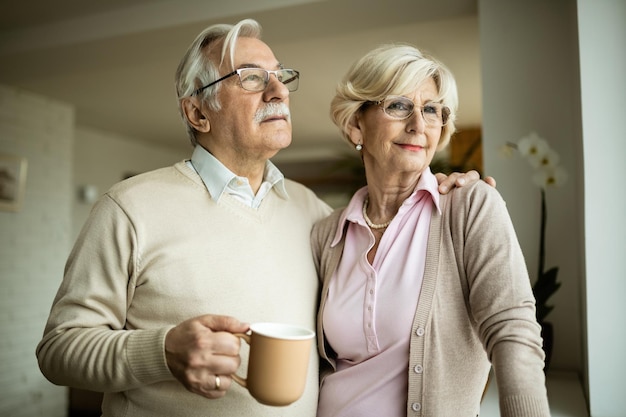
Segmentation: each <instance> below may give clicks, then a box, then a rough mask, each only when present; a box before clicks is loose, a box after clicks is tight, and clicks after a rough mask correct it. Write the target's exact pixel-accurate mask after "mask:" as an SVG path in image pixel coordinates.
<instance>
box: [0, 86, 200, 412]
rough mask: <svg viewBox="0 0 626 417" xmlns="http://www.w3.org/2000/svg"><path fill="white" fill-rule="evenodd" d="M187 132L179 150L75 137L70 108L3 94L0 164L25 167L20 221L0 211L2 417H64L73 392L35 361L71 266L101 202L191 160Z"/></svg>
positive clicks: (106, 137) (99, 135)
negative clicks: (91, 195) (126, 185)
mask: <svg viewBox="0 0 626 417" xmlns="http://www.w3.org/2000/svg"><path fill="white" fill-rule="evenodd" d="M187 143H188V141H187V139H186V136H185V132H184V129H183V128H182V127H181V146H180V148H177V149H170V148H166V147H159V146H153V145H149V144H145V143H141V142H137V141H135V140H133V139H132V138H123V137H119V136H116V135H113V134H111V133H108V132H99V131H94V130H91V129H86V128H76V126H75V120H74V110H73V108H72V107H71V106H69V105H66V104H64V103H59V102H56V101H53V100H49V99H47V98H45V97H40V96H37V95H34V94H31V93H28V92H25V91H21V90H17V89H14V88H12V87H7V86H3V85H0V154H8V155H14V156H20V157H25V158H26V159H27V162H28V168H27V181H26V193H25V198H24V202H23V204H22V208H21V210H20V211H18V212H9V211H1V210H0V417H37V416H46V417H56V416H59V417H60V416H66V415H67V410H68V390H67V388H65V387H57V386H54V385H53V384H51V383H50V382H48V381H47V380H46V379H45V378H44V377H43V375H41V373H40V371H39V368H38V366H37V361H36V358H35V347H36V345H37V343H38V342H39V340H40V338H41V335H42V332H43V327H44V325H45V322H46V319H47V317H48V312H49V309H50V305H51V304H52V300H53V298H54V295H55V294H56V291H57V288H58V286H59V283H60V282H61V279H62V276H63V267H64V265H65V260H66V258H67V255H68V254H69V251H70V249H71V246H72V244H73V241H74V238H75V236H76V234H77V233H78V229H80V227H81V226H82V223H84V221H85V219H86V218H87V216H88V214H89V210H90V209H91V204H87V203H84V202H82V201H80V200H79V199H78V196H77V194H78V193H77V191H78V189H79V188H80V187H81V186H83V185H95V186H96V187H97V188H98V191H99V193H102V192H104V191H106V190H107V189H108V187H110V186H111V185H112V184H113V183H115V182H117V181H119V180H121V179H122V177H123V176H124V175H125V174H126V173H129V172H135V173H137V172H144V171H147V170H150V169H154V168H158V167H161V166H166V165H171V164H173V163H175V162H177V161H179V160H181V159H183V158H186V157H189V156H190V155H191V148H190V147H189V146H187Z"/></svg>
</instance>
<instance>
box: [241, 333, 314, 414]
mask: <svg viewBox="0 0 626 417" xmlns="http://www.w3.org/2000/svg"><path fill="white" fill-rule="evenodd" d="M236 336H239V337H241V338H242V339H243V340H245V341H246V343H248V344H249V345H250V353H249V360H248V375H247V378H243V377H241V376H239V375H236V374H235V375H232V378H233V380H234V381H235V382H237V383H238V384H239V385H241V386H242V387H244V388H247V389H248V391H249V392H250V395H252V396H253V397H254V398H255V399H256V400H257V401H258V402H260V403H261V404H265V405H273V406H284V405H289V404H291V403H293V402H294V401H296V400H297V399H298V398H300V396H301V395H302V393H303V392H304V386H305V384H306V374H307V370H308V367H309V358H310V353H311V345H312V344H313V338H314V337H315V332H313V331H311V330H308V329H306V328H304V327H299V326H294V325H290V324H282V323H255V324H252V325H251V326H250V332H249V334H242V333H238V334H236Z"/></svg>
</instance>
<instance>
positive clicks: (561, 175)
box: [533, 166, 567, 189]
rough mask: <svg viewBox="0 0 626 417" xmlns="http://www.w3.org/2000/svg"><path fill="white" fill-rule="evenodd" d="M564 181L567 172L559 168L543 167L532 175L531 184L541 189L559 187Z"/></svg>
mask: <svg viewBox="0 0 626 417" xmlns="http://www.w3.org/2000/svg"><path fill="white" fill-rule="evenodd" d="M566 181H567V172H566V171H565V170H564V169H563V168H561V167H560V166H545V167H542V168H540V169H538V170H537V171H536V172H535V174H534V175H533V182H534V183H535V184H536V185H537V186H539V187H541V188H543V189H546V188H548V187H560V186H561V185H563V184H565V182H566Z"/></svg>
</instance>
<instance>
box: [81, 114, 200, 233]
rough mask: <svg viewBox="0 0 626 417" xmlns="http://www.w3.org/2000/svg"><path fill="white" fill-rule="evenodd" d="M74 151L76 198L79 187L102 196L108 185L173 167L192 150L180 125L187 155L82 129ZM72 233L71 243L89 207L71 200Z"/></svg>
mask: <svg viewBox="0 0 626 417" xmlns="http://www.w3.org/2000/svg"><path fill="white" fill-rule="evenodd" d="M75 136H76V141H75V142H76V145H75V148H74V164H73V166H74V190H75V196H77V195H78V191H79V189H80V188H81V187H82V186H85V185H92V186H95V187H96V188H97V189H98V193H99V194H103V193H105V192H106V191H107V190H108V189H109V187H111V185H113V184H115V183H116V182H118V181H121V180H122V179H123V178H124V176H125V175H126V174H127V173H135V174H138V173H141V172H146V171H150V170H152V169H156V168H160V167H164V166H169V165H173V164H174V163H176V162H178V161H182V160H183V159H188V158H190V157H191V153H192V151H193V148H192V146H191V143H190V142H189V140H188V139H187V136H186V132H185V129H184V127H183V126H182V124H181V128H180V140H181V143H185V144H187V143H189V147H188V150H187V152H185V151H181V150H180V148H176V149H174V148H168V147H163V146H156V145H152V144H146V143H142V142H137V141H136V140H133V139H132V138H124V137H121V136H116V135H112V134H111V133H108V132H101V131H97V130H93V129H88V128H84V127H78V128H77V129H76V133H75ZM183 149H184V147H183ZM73 201H74V205H73V210H74V211H73V233H72V239H74V238H75V237H76V236H77V235H78V232H79V231H80V228H81V227H82V225H83V223H84V222H85V220H86V219H87V216H88V215H89V211H90V209H91V207H92V204H90V203H85V202H83V201H81V200H80V199H79V198H74V200H73Z"/></svg>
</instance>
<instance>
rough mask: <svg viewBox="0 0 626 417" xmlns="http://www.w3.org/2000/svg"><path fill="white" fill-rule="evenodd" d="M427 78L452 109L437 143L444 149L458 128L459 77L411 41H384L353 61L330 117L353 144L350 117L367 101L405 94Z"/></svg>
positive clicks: (332, 104) (336, 97) (438, 98)
mask: <svg viewBox="0 0 626 417" xmlns="http://www.w3.org/2000/svg"><path fill="white" fill-rule="evenodd" d="M428 78H432V79H433V80H434V81H435V84H436V85H437V90H438V97H437V101H440V102H441V103H442V104H443V105H444V106H447V107H448V108H449V109H450V117H449V118H448V122H447V123H446V125H445V126H443V127H442V131H441V138H440V140H439V145H438V147H437V149H438V150H441V149H443V148H445V147H446V146H447V145H448V142H450V138H451V136H452V134H453V133H454V132H455V130H456V127H455V123H454V121H455V115H456V111H457V108H458V102H459V99H458V93H457V87H456V81H455V79H454V76H453V75H452V72H450V70H449V69H448V68H447V67H446V66H445V65H444V64H443V63H441V62H440V61H438V60H437V59H435V58H434V57H432V56H429V55H427V54H425V53H423V52H421V51H420V50H419V49H417V48H415V47H413V46H411V45H407V44H387V45H382V46H380V47H378V48H376V49H373V50H372V51H370V52H368V53H367V54H365V55H364V56H363V57H362V58H360V59H359V60H357V61H356V62H355V63H354V64H352V66H351V67H350V69H349V70H348V72H347V73H346V75H345V76H344V78H343V80H342V81H341V82H340V83H339V84H338V86H337V90H336V94H335V97H334V98H333V99H332V101H331V105H330V117H331V119H332V121H333V123H335V124H336V125H337V127H339V130H340V131H341V134H342V136H343V138H344V139H345V140H347V141H348V143H349V144H350V145H351V146H353V143H352V142H351V141H350V138H349V136H348V132H349V125H350V121H351V120H352V119H353V117H355V115H356V114H357V113H358V112H359V111H360V110H361V109H362V108H363V105H364V104H366V103H369V102H373V101H379V100H383V99H384V98H385V97H387V96H389V95H401V94H405V93H406V92H407V91H412V90H414V89H415V88H417V86H419V85H420V84H421V83H422V82H424V81H426V80H427V79H428Z"/></svg>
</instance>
